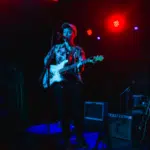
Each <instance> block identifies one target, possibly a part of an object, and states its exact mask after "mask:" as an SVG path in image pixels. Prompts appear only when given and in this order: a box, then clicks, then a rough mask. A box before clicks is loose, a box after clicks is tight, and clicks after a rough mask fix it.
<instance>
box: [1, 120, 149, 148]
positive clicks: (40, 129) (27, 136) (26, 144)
mask: <svg viewBox="0 0 150 150" xmlns="http://www.w3.org/2000/svg"><path fill="white" fill-rule="evenodd" d="M73 129H74V127H73V126H72V125H71V126H70V130H71V131H72V137H71V138H70V142H71V143H72V144H74V145H75V144H76V136H75V135H74V133H73ZM61 132H62V130H61V128H60V124H59V123H52V124H38V125H32V126H30V127H28V128H26V130H25V131H24V132H23V133H22V134H20V136H17V137H15V136H14V137H13V136H12V137H13V142H12V144H11V149H13V150H14V149H15V150H63V139H62V138H61ZM101 134H104V133H101ZM84 138H85V140H86V142H87V144H88V146H89V149H88V150H91V149H92V148H93V147H94V146H95V144H96V140H97V138H98V132H96V131H94V132H92V131H86V132H85V133H84ZM111 141H112V150H127V149H128V150H139V148H138V147H137V148H133V146H132V143H131V141H127V140H121V139H116V138H111ZM107 147H108V145H107V143H106V142H105V141H103V142H100V143H99V146H98V149H99V150H101V149H107ZM0 149H3V150H5V149H8V145H5V143H3V144H1V148H0ZM75 150H77V149H75ZM140 150H148V149H145V148H142V149H140Z"/></svg>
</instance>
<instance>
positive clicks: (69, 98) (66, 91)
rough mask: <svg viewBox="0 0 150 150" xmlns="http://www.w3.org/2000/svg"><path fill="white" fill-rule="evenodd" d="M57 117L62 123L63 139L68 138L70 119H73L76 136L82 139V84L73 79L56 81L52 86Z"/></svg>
mask: <svg viewBox="0 0 150 150" xmlns="http://www.w3.org/2000/svg"><path fill="white" fill-rule="evenodd" d="M52 91H53V94H54V96H55V102H56V109H55V110H56V111H57V112H58V119H59V120H60V121H61V123H62V130H63V136H64V138H65V140H68V139H69V138H70V128H69V127H70V120H73V121H74V125H75V130H76V136H77V138H78V139H81V140H82V139H83V125H84V123H83V122H84V99H83V85H82V84H81V83H76V82H74V81H71V82H65V83H56V84H54V85H53V86H52Z"/></svg>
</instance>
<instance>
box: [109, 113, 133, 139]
mask: <svg viewBox="0 0 150 150" xmlns="http://www.w3.org/2000/svg"><path fill="white" fill-rule="evenodd" d="M132 120H133V117H132V116H130V115H123V114H112V113H108V122H109V131H110V134H111V136H112V137H115V138H120V139H124V140H131V139H132Z"/></svg>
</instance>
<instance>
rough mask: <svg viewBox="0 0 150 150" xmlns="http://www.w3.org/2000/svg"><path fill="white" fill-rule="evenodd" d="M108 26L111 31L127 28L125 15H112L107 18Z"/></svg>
mask: <svg viewBox="0 0 150 150" xmlns="http://www.w3.org/2000/svg"><path fill="white" fill-rule="evenodd" d="M106 27H107V29H108V30H109V31H111V32H121V31H123V30H124V29H125V17H124V16H123V15H118V14H117V15H112V16H110V17H108V18H107V20H106Z"/></svg>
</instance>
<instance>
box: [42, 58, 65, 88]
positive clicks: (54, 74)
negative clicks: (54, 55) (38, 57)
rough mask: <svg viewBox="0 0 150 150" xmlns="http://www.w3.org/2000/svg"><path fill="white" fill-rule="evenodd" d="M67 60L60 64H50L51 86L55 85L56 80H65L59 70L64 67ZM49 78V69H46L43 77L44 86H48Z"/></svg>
mask: <svg viewBox="0 0 150 150" xmlns="http://www.w3.org/2000/svg"><path fill="white" fill-rule="evenodd" d="M67 62H68V60H64V61H63V62H62V63H60V64H58V65H50V70H49V76H50V80H49V85H50V86H51V85H53V84H54V83H55V82H61V81H63V80H64V78H63V76H62V75H61V74H60V73H59V71H60V70H61V69H62V68H64V66H65V64H66V63H67ZM47 79H48V69H47V70H46V72H45V75H44V77H43V87H44V88H47V87H48V83H47Z"/></svg>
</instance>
